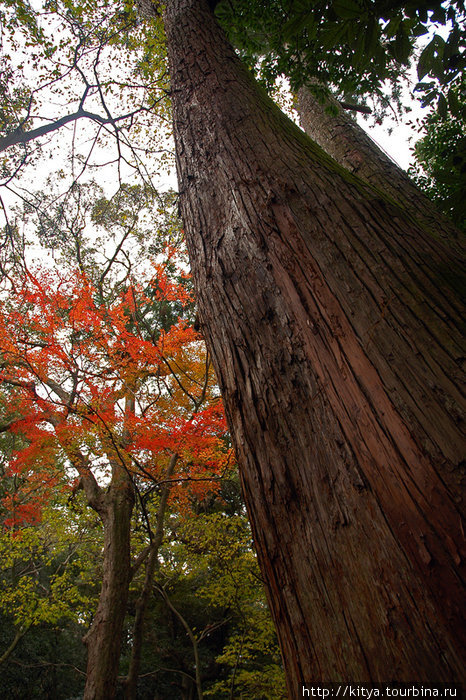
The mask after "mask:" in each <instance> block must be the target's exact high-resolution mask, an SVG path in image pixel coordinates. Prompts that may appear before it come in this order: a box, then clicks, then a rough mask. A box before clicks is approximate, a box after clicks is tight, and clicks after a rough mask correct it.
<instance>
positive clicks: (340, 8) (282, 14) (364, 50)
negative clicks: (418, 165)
mask: <svg viewBox="0 0 466 700" xmlns="http://www.w3.org/2000/svg"><path fill="white" fill-rule="evenodd" d="M217 15H218V18H219V20H220V21H221V23H222V24H223V26H224V28H225V29H226V31H227V32H228V34H229V37H230V39H231V40H232V41H233V44H234V45H235V46H236V47H237V48H238V49H239V50H240V53H241V55H242V56H243V58H244V59H245V60H246V62H247V63H248V64H249V65H250V66H251V67H252V68H258V72H259V74H260V76H261V77H262V79H263V80H264V81H265V82H266V84H268V85H272V84H273V83H274V81H275V80H276V78H277V77H278V76H280V75H285V76H286V77H288V78H289V80H290V81H291V85H292V87H293V89H296V88H298V87H300V86H301V85H303V84H306V83H311V84H312V82H315V81H316V80H317V82H319V83H321V84H323V85H327V86H329V87H333V89H334V90H336V92H337V93H338V94H339V95H345V94H351V95H356V96H357V95H375V96H378V97H379V98H380V99H381V100H382V101H384V100H386V98H385V96H384V88H383V84H384V82H385V81H388V83H390V84H391V86H392V97H394V98H395V99H396V98H397V95H398V93H399V80H400V78H401V77H402V76H403V75H404V71H405V68H406V66H408V65H409V63H410V61H411V60H412V59H414V55H415V49H416V42H417V39H418V38H419V37H420V36H423V35H426V34H427V33H428V32H429V31H430V32H433V36H432V38H431V39H430V40H429V42H428V43H427V45H426V46H425V48H424V49H423V51H422V52H421V54H420V56H419V59H418V63H417V70H418V78H419V81H420V82H419V84H418V86H417V90H418V91H420V92H421V93H422V95H423V102H424V104H429V103H431V102H432V101H433V100H434V99H435V98H439V96H441V98H440V105H439V106H442V105H443V104H446V103H447V99H448V97H447V96H448V95H449V87H450V85H451V84H452V83H453V82H454V81H455V80H456V79H457V78H458V76H459V75H461V72H462V70H463V69H464V66H465V52H464V48H465V33H464V18H465V16H464V7H463V4H462V3H461V2H460V0H456V1H454V2H451V3H449V4H448V6H447V7H444V6H443V5H442V4H441V3H440V2H439V0H430V2H428V3H422V4H421V5H419V3H416V2H413V1H411V0H408V1H407V2H395V3H387V2H384V1H379V0H377V1H376V2H373V1H372V0H332V1H331V2H322V1H321V0H311V1H309V0H273V1H272V2H267V3H263V2H260V1H254V0H253V1H252V2H251V1H250V0H221V2H220V3H219V4H218V7H217ZM442 32H444V33H446V34H447V38H446V39H444V38H443V37H442ZM421 81H423V82H421ZM444 101H445V102H444ZM448 103H449V101H448Z"/></svg>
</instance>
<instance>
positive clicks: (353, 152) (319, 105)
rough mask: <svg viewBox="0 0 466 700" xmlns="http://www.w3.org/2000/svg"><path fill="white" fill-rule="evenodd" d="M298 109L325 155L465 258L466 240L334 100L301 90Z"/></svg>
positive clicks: (304, 126) (306, 128) (304, 88)
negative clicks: (321, 98) (383, 193)
mask: <svg viewBox="0 0 466 700" xmlns="http://www.w3.org/2000/svg"><path fill="white" fill-rule="evenodd" d="M297 107H298V112H299V118H300V123H301V126H302V128H303V129H304V131H305V132H306V133H307V134H308V135H309V136H310V137H311V139H313V140H314V141H315V142H316V143H318V144H319V146H321V147H322V148H323V149H324V150H325V151H326V153H328V154H329V155H330V156H332V158H335V160H336V161H337V162H338V163H340V165H343V167H345V168H347V169H348V170H349V171H350V172H352V173H355V174H356V175H358V177H360V178H361V179H362V180H364V181H365V182H368V183H369V184H371V185H374V186H375V187H377V188H379V189H382V191H386V192H387V194H389V195H390V196H391V197H393V199H394V200H395V201H396V202H400V204H402V205H403V206H405V207H407V209H409V210H410V211H411V212H413V213H414V214H415V215H416V217H417V218H418V220H419V221H420V222H421V223H423V224H424V225H426V226H427V228H428V230H429V231H431V232H433V233H434V234H436V235H438V236H441V237H442V238H443V239H444V240H445V242H447V243H448V244H449V245H454V246H455V247H456V248H457V250H458V251H460V252H462V253H463V254H464V236H462V235H461V233H460V232H459V231H458V229H457V228H456V227H455V226H454V224H452V222H451V221H449V220H448V219H446V217H445V216H444V215H443V214H441V213H440V212H438V211H437V210H436V208H435V206H434V205H433V203H432V202H431V201H430V200H429V199H428V198H427V197H426V196H425V194H424V193H423V192H421V191H420V190H419V189H418V188H417V187H416V185H415V184H414V183H413V182H412V180H410V178H409V177H408V176H407V174H406V173H405V172H404V171H403V170H402V169H401V168H400V167H399V166H397V165H396V163H394V162H393V161H392V160H391V158H390V157H389V156H387V155H386V153H384V152H383V151H382V150H381V149H380V148H379V147H378V146H377V144H376V143H375V142H374V141H373V139H371V138H370V136H368V134H366V133H365V131H364V130H363V129H361V127H360V126H359V125H358V124H357V123H356V122H355V121H354V120H353V119H352V118H351V116H349V115H348V114H347V113H346V112H345V111H344V110H343V109H342V108H341V106H340V105H339V104H338V102H337V101H336V100H335V99H333V98H332V97H331V96H328V97H327V99H326V100H324V101H321V100H319V98H318V97H316V96H315V95H314V94H313V93H312V90H310V89H309V88H307V87H302V88H301V89H300V90H299V91H298V100H297ZM329 107H331V110H329V109H328V108H329Z"/></svg>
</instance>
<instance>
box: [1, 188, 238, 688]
mask: <svg viewBox="0 0 466 700" xmlns="http://www.w3.org/2000/svg"><path fill="white" fill-rule="evenodd" d="M120 194H121V193H120ZM126 194H127V195H128V192H126ZM130 194H131V193H130ZM132 194H133V195H134V192H133V193H132ZM128 197H129V199H131V197H130V196H129V195H128ZM121 205H122V199H121V198H120V199H119V206H118V207H117V209H118V212H117V211H116V209H115V210H112V201H111V200H105V199H104V198H103V199H102V198H101V199H100V200H99V201H98V203H97V204H96V206H95V207H94V209H93V216H94V221H95V222H97V223H100V225H103V224H104V223H105V224H106V225H108V224H109V221H110V219H111V220H112V224H113V228H114V229H115V230H118V225H117V224H118V222H117V221H116V218H117V217H119V224H120V227H121V228H122V229H123V230H122V235H121V240H120V242H119V245H118V246H117V247H116V249H115V250H113V251H112V252H109V253H108V255H107V256H106V261H105V262H103V264H102V266H101V267H100V268H99V266H98V265H96V264H95V258H93V256H92V255H91V254H89V253H88V254H87V255H88V258H89V259H87V260H86V259H85V257H86V256H85V255H84V252H83V251H84V248H85V246H84V245H81V247H80V250H81V254H82V257H81V266H80V269H79V267H78V268H77V267H76V266H73V265H72V264H69V265H68V267H66V266H63V267H60V266H56V267H55V268H53V269H52V270H46V269H39V268H37V269H35V270H32V269H28V268H27V267H25V268H24V272H23V275H22V276H18V277H17V278H10V279H9V280H8V290H7V297H5V299H4V305H3V309H2V312H1V314H0V357H1V370H0V382H1V384H2V386H3V387H4V388H8V391H9V402H8V405H9V411H10V413H11V414H12V418H11V420H10V422H9V423H8V424H7V423H6V424H5V425H7V427H8V430H9V432H10V433H13V434H14V433H19V434H20V435H21V437H22V444H21V445H20V447H19V449H14V450H13V451H12V454H11V458H10V463H9V467H8V475H14V477H15V478H16V480H17V481H18V482H20V483H21V487H20V488H18V489H16V490H14V491H12V492H11V493H6V494H5V495H4V498H3V507H4V508H5V509H7V510H8V511H9V513H10V515H9V517H6V518H5V521H4V523H5V525H6V526H7V527H10V528H11V529H12V531H15V530H17V529H18V528H20V527H21V525H22V524H27V523H34V522H35V523H39V522H40V520H41V511H42V508H43V507H44V506H45V504H46V503H47V501H48V499H49V498H50V492H51V490H52V489H65V490H68V491H70V489H72V490H73V491H76V489H81V488H82V489H83V490H84V493H85V496H86V499H87V502H88V504H89V505H90V506H91V507H92V508H93V509H94V510H95V511H96V512H97V513H98V515H99V517H100V518H101V520H102V523H103V528H104V554H103V557H104V559H103V584H102V591H101V596H100V599H99V605H98V607H97V612H96V615H95V619H94V624H93V625H92V626H91V628H90V630H89V632H88V634H87V637H86V639H87V645H88V657H89V665H88V684H89V686H90V687H91V690H89V691H87V692H89V697H91V696H92V694H93V693H95V692H97V691H96V690H95V686H96V684H97V685H98V684H99V683H101V684H103V685H105V688H106V690H105V692H109V693H111V692H113V691H112V690H111V687H112V684H113V685H114V684H115V681H116V673H117V670H118V659H119V643H120V636H121V629H122V625H123V620H124V615H125V612H126V599H127V595H128V586H129V582H130V579H131V576H132V574H133V573H134V570H135V568H137V567H139V566H140V565H141V563H143V562H144V560H145V558H147V557H148V556H149V554H150V553H152V555H153V556H156V550H157V547H153V546H152V545H153V543H154V542H157V543H158V545H160V542H161V539H162V537H163V515H164V510H163V508H165V507H166V504H167V501H168V499H169V498H170V499H171V500H176V502H177V507H178V508H183V507H188V506H189V503H190V501H191V500H193V499H202V498H203V495H204V494H205V493H207V492H209V491H212V489H213V490H215V488H216V485H217V484H218V477H219V475H220V474H221V473H222V471H223V470H224V468H226V466H228V465H229V463H230V462H231V450H230V448H229V445H228V441H227V440H226V437H225V435H226V424H225V419H224V415H223V408H222V404H221V400H220V398H219V395H218V389H217V387H216V384H215V381H214V378H213V371H212V368H211V364H210V359H209V355H208V353H207V352H206V350H205V347H204V344H203V341H202V339H201V337H200V336H199V334H198V333H196V332H195V331H194V329H193V327H192V323H191V321H192V309H193V301H192V293H191V290H190V283H189V276H188V274H187V273H186V266H185V263H184V262H183V260H182V259H181V258H182V256H180V254H179V253H178V251H177V250H176V249H175V247H174V246H173V245H172V244H167V245H165V246H163V245H162V244H161V243H160V242H159V246H158V250H159V252H158V254H157V257H156V258H155V259H154V260H152V263H151V265H150V267H149V266H148V265H147V266H146V275H145V276H144V275H143V274H142V270H139V271H138V278H137V281H136V279H135V277H134V276H133V275H134V274H135V271H133V270H128V265H125V266H123V270H124V272H123V275H120V276H118V274H117V273H116V272H115V273H114V272H113V270H114V269H115V268H117V267H118V265H117V263H118V262H120V266H121V265H122V263H123V262H124V261H125V251H124V245H123V243H128V240H129V237H130V233H131V234H132V237H133V241H132V242H133V243H134V238H135V234H134V230H135V229H136V228H137V225H136V223H137V222H136V219H137V217H136V219H135V218H134V217H130V216H129V213H128V209H125V208H124V207H123V206H121ZM80 243H81V244H83V243H84V242H83V241H82V240H81V241H80ZM83 256H84V258H83ZM92 259H94V265H93V266H92V264H91V263H92ZM87 269H89V273H88V272H87ZM96 270H98V272H96ZM170 308H171V309H172V311H171V312H170ZM173 309H174V310H175V312H173ZM177 312H178V313H177ZM183 312H184V314H183ZM160 494H162V495H163V494H165V496H164V498H162V497H161V499H160V501H161V504H162V505H163V508H162V505H161V506H160V508H159V512H158V514H157V529H156V531H154V532H152V528H151V524H150V522H149V519H148V517H147V508H146V505H147V502H148V501H149V500H150V499H151V498H153V497H156V496H157V495H160ZM135 502H137V503H138V506H139V507H140V508H141V509H142V511H143V514H144V517H145V523H146V529H147V533H146V534H147V537H148V542H149V544H148V545H147V547H146V548H145V550H143V552H142V553H141V552H140V553H139V556H138V558H137V561H133V562H131V551H130V532H131V517H132V512H133V507H134V503H135ZM154 552H155V554H154ZM132 567H133V569H132ZM109 607H110V609H111V610H112V615H111V616H109V615H108V609H109Z"/></svg>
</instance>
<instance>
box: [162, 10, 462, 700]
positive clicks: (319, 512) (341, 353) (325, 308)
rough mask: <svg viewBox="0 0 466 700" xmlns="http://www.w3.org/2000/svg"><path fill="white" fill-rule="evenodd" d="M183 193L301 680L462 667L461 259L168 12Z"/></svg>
mask: <svg viewBox="0 0 466 700" xmlns="http://www.w3.org/2000/svg"><path fill="white" fill-rule="evenodd" d="M165 28H166V32H167V38H168V45H169V61H170V72H171V81H172V100H173V109H174V128H175V139H176V153H177V167H178V177H179V186H180V206H181V213H182V216H183V220H184V225H185V232H186V239H187V243H188V247H189V252H190V256H191V263H192V268H193V276H194V281H195V285H196V289H197V295H198V305H199V313H200V321H201V325H202V328H203V331H204V334H205V336H206V340H207V342H208V345H209V348H210V351H211V352H212V356H213V360H214V365H215V368H216V371H217V376H218V380H219V383H220V386H221V390H222V393H223V397H224V401H225V406H226V411H227V415H228V419H229V423H230V427H231V430H232V433H233V436H234V441H235V446H236V450H237V456H238V460H239V463H240V469H241V478H242V483H243V489H244V496H245V499H246V504H247V507H248V511H249V515H250V518H251V523H252V528H253V533H254V538H255V542H256V547H257V552H258V557H259V563H260V566H261V569H262V572H263V576H264V579H265V581H266V585H267V588H268V597H269V602H270V606H271V610H272V614H273V617H274V620H275V623H276V625H277V630H278V635H279V639H280V644H281V647H282V652H283V656H284V660H285V667H286V672H287V678H288V684H289V692H290V696H292V697H295V696H296V695H297V689H298V684H299V683H300V682H302V681H306V680H307V681H311V680H312V681H317V680H319V679H320V680H322V681H337V680H341V679H347V680H352V681H356V680H357V681H369V680H372V681H390V680H393V679H396V680H398V681H414V680H420V681H423V682H428V681H453V680H454V679H460V678H463V677H464V673H465V671H464V668H465V666H464V653H465V644H464V642H465V633H466V626H465V624H464V617H463V615H464V603H465V596H464V569H463V564H462V562H463V560H464V555H465V553H466V552H465V542H464V534H463V530H462V526H461V512H462V509H463V503H462V500H461V475H462V471H461V469H462V467H464V463H463V464H461V461H462V459H463V451H462V445H463V443H462V439H463V436H462V432H461V427H462V426H461V418H460V405H461V402H462V395H461V393H460V391H459V390H458V388H457V387H458V382H459V377H460V364H461V361H462V357H463V353H462V350H461V345H462V336H461V330H460V329H461V324H462V320H463V318H464V316H463V313H464V309H463V308H462V306H461V304H460V302H459V301H458V288H459V279H460V274H461V268H460V267H459V265H458V263H457V261H456V260H455V257H454V256H452V254H451V253H450V251H449V249H447V247H444V246H443V245H442V244H441V243H438V242H437V241H435V240H434V239H433V238H432V237H431V236H430V235H427V234H426V233H425V232H424V231H423V229H422V228H420V227H419V226H418V225H417V224H416V223H415V221H414V219H413V218H412V217H411V216H410V215H409V214H407V213H406V209H405V208H400V207H398V206H396V205H395V204H394V203H393V201H392V200H386V199H384V197H383V196H382V194H381V193H380V192H377V191H375V190H374V189H373V188H371V187H369V186H367V185H365V184H364V183H362V182H361V181H359V180H358V179H357V178H356V177H354V176H353V175H351V174H349V173H348V172H347V171H345V170H344V169H343V168H342V167H340V166H338V165H337V164H336V163H335V162H334V161H333V160H332V159H330V158H329V157H328V156H327V155H326V154H325V153H324V152H323V151H322V150H321V149H320V148H319V147H318V146H316V145H315V144H313V143H312V142H311V141H310V140H309V139H308V138H307V137H306V135H305V134H303V133H302V132H301V131H300V130H299V129H298V128H297V127H296V126H295V125H293V124H292V123H291V122H290V121H289V120H288V119H287V118H286V117H285V116H284V115H283V114H282V113H281V112H280V110H278V109H277V108H276V106H275V105H274V104H273V103H272V102H271V101H270V100H269V99H268V98H267V96H266V95H265V94H264V93H263V92H262V91H261V90H260V89H259V88H258V87H257V85H256V84H255V82H254V81H253V79H252V78H251V76H250V75H249V74H248V73H247V71H246V70H245V69H244V68H243V67H242V65H241V63H240V61H239V60H238V58H237V57H236V55H235V54H234V52H233V50H232V49H231V47H230V46H229V45H228V43H227V42H226V40H225V38H224V36H223V34H222V32H221V30H220V29H219V27H218V25H217V24H216V22H215V19H214V17H213V15H212V14H211V13H210V11H209V8H208V5H207V2H206V1H205V0H169V2H168V5H167V9H166V11H165Z"/></svg>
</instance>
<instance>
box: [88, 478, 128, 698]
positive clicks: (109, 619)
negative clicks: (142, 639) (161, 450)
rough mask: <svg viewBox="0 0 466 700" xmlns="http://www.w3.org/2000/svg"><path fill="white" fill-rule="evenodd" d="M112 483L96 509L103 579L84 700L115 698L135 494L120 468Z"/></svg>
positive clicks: (91, 631) (90, 641)
mask: <svg viewBox="0 0 466 700" xmlns="http://www.w3.org/2000/svg"><path fill="white" fill-rule="evenodd" d="M113 469H114V476H113V479H112V484H111V486H110V488H109V489H108V491H107V492H106V493H102V495H101V496H100V503H99V504H98V505H97V507H95V506H94V507H95V509H96V510H97V512H98V513H99V515H100V517H101V519H102V523H103V526H104V552H103V578H102V588H101V591H100V596H99V603H98V606H97V611H96V614H95V616H94V619H93V621H92V625H91V627H90V629H89V632H88V633H87V634H86V637H85V638H84V642H85V644H86V646H87V651H88V658H87V675H86V687H85V690H84V700H111V699H112V698H114V697H115V693H116V682H117V677H118V666H119V661H120V647H121V636H122V631H123V622H124V619H125V615H126V604H127V600H128V590H129V582H130V572H131V561H130V533H131V514H132V511H133V506H134V492H133V488H132V484H131V480H130V479H129V477H128V475H127V474H126V472H125V471H124V469H123V468H122V467H121V466H120V465H113Z"/></svg>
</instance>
